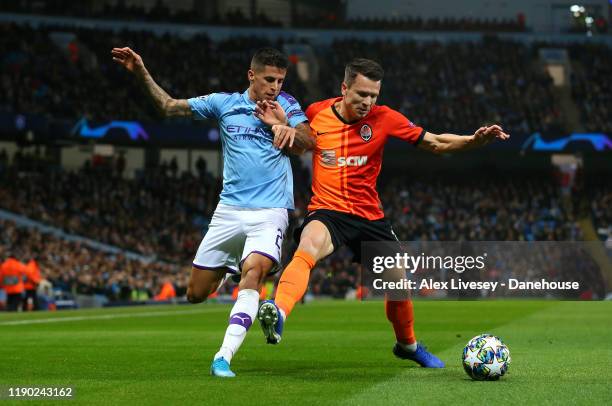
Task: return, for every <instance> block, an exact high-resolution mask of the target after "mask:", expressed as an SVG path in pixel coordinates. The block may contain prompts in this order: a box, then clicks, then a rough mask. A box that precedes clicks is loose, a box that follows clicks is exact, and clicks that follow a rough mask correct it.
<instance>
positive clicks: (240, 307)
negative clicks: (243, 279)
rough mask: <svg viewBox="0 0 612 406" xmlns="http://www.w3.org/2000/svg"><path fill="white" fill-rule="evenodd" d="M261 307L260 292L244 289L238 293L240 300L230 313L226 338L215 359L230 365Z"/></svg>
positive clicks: (237, 300)
mask: <svg viewBox="0 0 612 406" xmlns="http://www.w3.org/2000/svg"><path fill="white" fill-rule="evenodd" d="M258 307H259V292H258V291H256V290H255V289H243V290H241V291H240V292H238V299H236V303H235V304H234V307H232V311H231V312H230V319H229V326H228V327H227V330H225V338H224V339H223V344H222V345H221V349H220V350H219V352H217V353H216V354H215V357H214V359H217V358H219V357H223V358H225V360H226V361H227V362H228V363H230V362H231V361H232V357H233V356H234V354H236V352H237V351H238V348H240V345H242V342H243V341H244V338H245V337H246V333H247V331H248V330H249V327H251V324H253V320H254V319H255V315H256V314H257V308H258Z"/></svg>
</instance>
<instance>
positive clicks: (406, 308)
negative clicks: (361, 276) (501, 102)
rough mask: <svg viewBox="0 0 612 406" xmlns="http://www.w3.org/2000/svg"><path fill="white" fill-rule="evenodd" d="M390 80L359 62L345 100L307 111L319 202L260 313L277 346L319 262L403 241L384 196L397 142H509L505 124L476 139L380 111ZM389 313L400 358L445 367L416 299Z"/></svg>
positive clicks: (351, 70) (456, 145) (444, 147)
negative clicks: (417, 322)
mask: <svg viewBox="0 0 612 406" xmlns="http://www.w3.org/2000/svg"><path fill="white" fill-rule="evenodd" d="M383 75H384V72H383V69H382V68H381V66H380V65H379V64H378V63H376V62H374V61H372V60H368V59H355V60H353V61H352V62H350V63H349V64H348V65H347V66H346V69H345V74H344V81H343V83H342V97H338V98H333V99H328V100H324V101H321V102H318V103H314V104H312V105H311V106H310V107H309V108H308V109H307V110H306V116H307V117H308V121H309V122H310V126H311V128H312V130H313V131H315V132H316V147H315V149H314V151H313V161H312V162H313V175H312V176H313V180H312V192H313V196H312V199H311V201H310V205H309V206H308V211H309V213H308V214H307V216H306V219H305V220H304V223H303V225H302V226H301V228H300V229H299V230H298V233H299V246H298V249H297V251H296V252H295V255H294V256H293V259H292V260H291V262H290V263H289V265H288V266H287V268H286V269H285V271H284V273H283V274H282V276H281V279H280V282H279V285H278V288H277V291H276V296H275V300H274V301H267V302H264V303H263V304H262V305H261V306H260V309H259V312H258V318H259V320H260V323H261V325H262V328H263V330H264V334H265V336H266V339H267V341H268V343H270V344H277V343H278V342H279V341H280V339H281V334H282V328H283V325H284V321H285V319H286V318H287V316H289V314H290V313H291V310H292V309H293V307H294V305H295V303H296V302H297V301H299V300H300V299H301V298H302V296H303V295H304V293H305V292H306V289H307V285H308V279H309V275H310V270H311V269H312V268H313V267H314V266H315V264H316V262H317V261H319V260H321V259H323V258H325V257H327V256H328V255H330V254H331V253H333V252H334V251H335V250H337V249H338V248H339V247H340V246H342V245H347V246H348V247H349V248H351V250H352V251H353V253H354V254H355V257H356V258H359V257H360V251H361V242H362V241H397V238H396V236H395V234H394V232H393V230H392V228H391V225H390V223H389V222H388V221H387V220H386V219H385V218H384V212H383V210H382V205H381V202H380V199H379V198H378V193H377V192H376V180H377V177H378V174H379V173H380V168H381V163H382V157H383V148H384V145H385V143H386V141H387V139H388V138H389V137H396V138H399V139H402V140H405V141H407V142H409V143H411V144H413V145H415V146H417V147H418V148H421V149H425V150H427V151H430V152H434V153H446V152H452V151H462V150H466V149H470V148H474V147H478V146H482V145H485V144H488V143H489V142H491V141H493V140H494V139H496V138H497V139H501V140H506V139H508V137H509V135H508V134H506V133H504V131H503V130H502V128H501V127H500V126H498V125H493V126H487V127H481V128H479V129H478V130H477V131H476V132H475V133H474V134H473V135H470V136H460V135H455V134H433V133H430V132H428V131H426V130H425V129H423V128H421V127H419V126H417V125H415V124H413V123H412V122H411V121H410V120H409V119H408V118H406V117H405V116H404V115H403V114H401V113H399V112H397V111H395V110H393V109H391V108H389V107H387V106H378V105H376V99H377V98H378V95H379V93H380V86H381V81H382V79H383ZM385 309H386V314H387V318H388V319H389V321H390V322H391V324H392V325H393V329H394V332H395V336H396V339H397V343H396V344H395V346H394V348H393V353H394V354H395V355H396V356H398V357H400V358H403V359H411V360H413V361H416V362H417V363H419V364H420V365H421V366H424V367H430V368H442V367H444V363H443V362H442V361H441V360H440V359H438V358H437V357H436V356H435V355H433V354H431V353H429V352H427V351H426V350H425V348H424V347H423V346H422V345H420V344H417V341H416V338H415V334H414V329H413V324H414V316H413V310H412V302H411V301H410V300H409V299H406V300H388V299H386V300H385Z"/></svg>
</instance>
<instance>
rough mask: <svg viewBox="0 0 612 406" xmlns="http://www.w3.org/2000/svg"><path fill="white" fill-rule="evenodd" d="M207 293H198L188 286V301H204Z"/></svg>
mask: <svg viewBox="0 0 612 406" xmlns="http://www.w3.org/2000/svg"><path fill="white" fill-rule="evenodd" d="M206 297H207V296H205V295H203V294H197V293H196V292H195V291H194V290H193V289H191V288H187V301H188V302H189V303H194V304H195V303H202V302H203V301H204V300H206Z"/></svg>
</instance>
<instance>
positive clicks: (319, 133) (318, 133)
mask: <svg viewBox="0 0 612 406" xmlns="http://www.w3.org/2000/svg"><path fill="white" fill-rule="evenodd" d="M328 132H329V131H325V132H324V133H321V132H319V131H317V135H324V134H327V133H328Z"/></svg>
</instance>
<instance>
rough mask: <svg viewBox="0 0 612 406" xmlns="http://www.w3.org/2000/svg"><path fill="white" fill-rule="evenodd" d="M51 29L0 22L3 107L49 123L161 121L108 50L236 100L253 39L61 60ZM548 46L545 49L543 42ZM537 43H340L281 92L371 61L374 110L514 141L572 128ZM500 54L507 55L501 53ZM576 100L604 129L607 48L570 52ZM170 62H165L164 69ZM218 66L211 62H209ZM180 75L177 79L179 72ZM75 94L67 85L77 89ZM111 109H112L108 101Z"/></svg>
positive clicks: (137, 40)
mask: <svg viewBox="0 0 612 406" xmlns="http://www.w3.org/2000/svg"><path fill="white" fill-rule="evenodd" d="M50 31H53V29H52V28H48V27H47V28H43V29H32V28H29V27H27V26H17V25H13V24H0V34H1V35H0V54H1V55H3V56H4V57H3V58H2V60H1V61H0V63H1V65H0V91H2V93H3V94H4V95H5V97H3V98H2V100H0V109H2V110H6V111H11V112H24V111H27V112H31V113H41V114H46V115H49V116H53V117H56V118H71V119H72V118H74V117H85V118H87V119H93V120H96V119H98V120H99V119H105V118H108V117H114V118H116V119H129V120H144V121H156V120H159V119H158V115H157V113H156V111H155V110H154V107H153V106H152V104H151V103H140V102H138V101H141V100H143V95H142V92H141V89H140V88H139V85H138V83H137V82H136V81H135V80H134V78H133V77H132V76H131V75H130V74H129V73H127V72H125V70H123V69H122V68H121V67H119V66H117V65H116V64H115V63H114V62H113V61H112V60H111V58H110V49H111V48H113V47H115V46H130V47H132V48H133V49H134V50H136V51H137V52H138V53H140V55H141V56H142V57H143V59H144V62H145V65H146V66H147V67H148V69H149V71H150V72H151V74H152V75H153V77H154V78H155V79H156V81H157V82H158V83H159V84H160V86H162V88H164V89H165V90H166V91H167V92H168V93H169V94H170V95H172V96H174V97H179V98H187V97H195V96H199V95H204V94H208V93H211V92H214V91H228V90H233V91H243V90H244V89H245V88H246V87H247V81H246V73H245V68H246V66H248V63H249V61H250V57H251V55H252V52H253V51H254V50H255V49H257V48H259V47H261V46H264V45H273V46H277V47H279V48H280V47H282V44H283V43H282V40H280V39H279V40H278V42H277V43H276V44H270V43H269V41H267V40H265V39H263V38H257V37H235V38H232V39H228V40H224V41H220V42H213V41H211V40H210V39H209V38H208V37H207V36H205V35H196V36H194V37H192V38H189V39H186V38H180V37H177V36H171V35H165V36H163V37H161V38H157V37H156V36H154V35H151V33H149V32H140V31H123V32H118V33H115V32H113V31H104V30H93V29H84V28H80V29H76V28H75V29H71V31H72V32H73V33H74V34H75V35H76V37H75V39H74V42H73V45H74V46H73V47H72V48H70V49H71V51H70V53H69V55H68V58H69V60H70V62H71V63H69V64H66V58H67V56H66V55H64V54H62V53H61V52H57V49H56V46H55V44H53V42H52V41H51V39H50V37H49V32H50ZM546 46H551V44H547V45H546ZM538 48H539V46H538V45H532V46H528V45H525V44H522V43H518V42H511V41H505V40H500V39H496V38H493V37H491V38H485V39H484V40H483V41H482V42H479V43H472V42H460V43H459V42H458V43H446V44H444V43H438V42H424V43H423V42H400V43H394V42H387V41H374V42H368V41H363V40H356V39H347V40H338V41H335V42H333V43H332V44H331V46H330V47H328V48H326V47H321V48H318V49H317V57H318V63H319V66H320V70H321V71H320V74H319V80H318V81H316V83H315V84H311V85H312V86H316V87H318V89H316V90H315V91H313V90H312V89H311V91H307V89H306V87H305V85H304V83H302V82H301V81H300V80H298V78H297V75H296V70H295V69H289V73H288V77H287V79H286V81H285V84H284V90H285V91H286V92H288V93H290V94H292V95H293V96H295V97H296V98H297V99H298V100H300V101H301V103H302V104H303V105H304V106H307V105H308V104H309V103H310V102H313V101H315V100H314V98H316V97H318V96H317V95H324V97H331V96H334V95H338V94H339V93H340V83H341V81H342V76H343V72H344V64H345V63H346V61H348V60H350V59H352V58H354V57H356V56H361V57H369V58H372V59H375V60H378V61H380V62H381V64H382V65H383V67H384V68H385V80H384V81H383V91H382V93H381V100H380V102H381V103H384V104H388V105H390V106H393V107H394V108H396V109H398V110H400V111H401V112H403V113H404V114H406V115H407V116H408V117H409V118H410V119H411V120H412V121H413V122H415V123H417V124H419V125H421V126H423V127H424V128H427V129H428V130H430V131H433V132H436V131H445V130H448V129H449V128H452V129H453V130H454V131H462V132H472V130H473V129H474V128H477V127H479V126H480V125H481V124H482V123H491V122H502V123H504V125H505V128H506V129H507V130H508V131H509V132H510V133H514V134H516V133H520V134H531V133H534V132H540V133H548V132H555V131H557V132H559V131H564V130H568V129H567V128H564V126H565V125H566V124H565V122H564V120H563V119H564V117H562V113H561V108H560V106H559V97H558V96H557V95H556V94H555V93H554V91H553V84H552V79H551V77H550V76H549V75H548V73H547V72H546V71H545V70H544V69H543V67H542V66H541V65H540V64H538V63H537V50H538ZM499 49H504V52H499ZM569 51H570V57H571V61H572V64H573V67H574V69H572V78H571V83H572V95H573V100H574V102H575V103H576V105H578V106H579V109H580V113H581V114H582V117H581V119H582V120H581V122H583V123H585V126H586V129H587V130H588V131H610V125H611V124H610V123H612V117H610V114H611V112H610V109H609V108H608V107H607V106H608V105H609V104H610V102H611V100H610V98H611V97H612V96H610V95H611V94H612V92H611V90H612V88H611V86H612V84H611V83H612V82H611V80H612V79H610V78H611V77H612V71H611V69H612V68H610V66H612V64H610V63H609V55H610V52H611V51H610V49H609V48H607V47H605V46H602V45H592V46H589V47H587V48H581V47H573V48H572V47H570V48H569ZM168 61H172V63H168ZM211 61H214V63H211ZM177 70H180V71H181V72H184V74H180V75H177V74H176V72H177ZM77 81H78V83H79V86H65V84H66V83H73V82H77ZM109 100H112V103H109Z"/></svg>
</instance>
